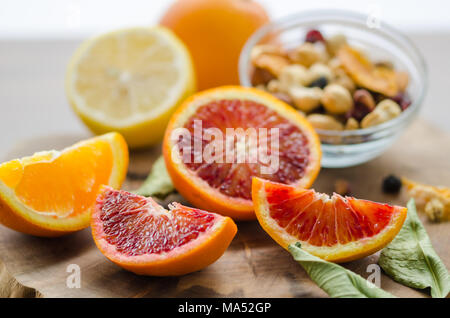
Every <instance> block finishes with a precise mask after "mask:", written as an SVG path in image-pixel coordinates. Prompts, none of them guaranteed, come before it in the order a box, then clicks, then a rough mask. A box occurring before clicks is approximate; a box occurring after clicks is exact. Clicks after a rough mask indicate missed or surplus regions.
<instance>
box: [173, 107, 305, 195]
mask: <svg viewBox="0 0 450 318" xmlns="http://www.w3.org/2000/svg"><path fill="white" fill-rule="evenodd" d="M197 120H200V121H201V123H202V131H203V133H202V136H204V135H205V130H206V129H209V128H218V129H220V131H221V132H222V134H223V143H224V145H225V139H226V130H227V128H242V129H243V131H245V130H246V129H248V128H256V129H258V128H267V139H263V138H258V144H256V145H255V146H257V147H258V146H259V143H260V142H264V143H267V148H268V150H269V151H276V150H273V149H272V150H271V146H270V139H271V131H270V129H271V128H279V151H278V153H279V167H280V168H279V169H278V170H277V171H276V172H275V173H273V174H265V175H263V174H262V173H261V170H260V166H261V165H266V166H267V165H268V163H264V162H262V161H261V160H259V158H258V161H257V162H256V163H249V162H245V163H227V161H226V153H225V151H224V152H223V154H222V162H223V163H217V161H216V162H213V163H206V162H203V163H195V162H194V153H193V152H192V153H191V160H190V163H185V164H186V166H187V167H188V168H189V169H190V170H191V171H192V172H194V173H195V174H196V175H197V176H198V177H200V178H201V179H203V180H204V181H206V182H207V183H208V184H209V185H210V186H211V187H212V188H215V189H217V190H218V191H220V192H221V193H222V194H224V195H226V196H229V197H233V198H242V199H245V200H251V186H252V181H251V180H252V177H254V176H257V177H263V178H264V179H268V180H272V181H276V182H281V183H286V184H290V183H293V182H296V181H298V180H300V179H301V178H302V177H303V176H304V175H305V169H306V167H307V166H308V163H309V156H310V151H309V147H308V139H307V138H306V136H305V134H304V133H303V131H302V130H301V129H300V128H299V127H298V126H296V125H294V124H293V123H291V122H290V121H289V120H287V119H285V118H283V117H281V116H280V115H279V114H278V113H277V112H275V111H274V110H271V109H269V108H268V107H266V106H264V105H262V104H259V103H257V102H254V101H250V100H240V99H235V100H225V99H224V100H217V101H213V102H210V103H208V104H206V105H203V106H201V107H200V108H199V109H198V110H197V111H196V113H195V115H193V116H192V117H191V118H190V119H189V120H188V121H187V122H186V124H185V125H184V128H187V129H188V130H189V131H190V133H191V136H194V128H195V125H196V123H195V121H197ZM195 138H196V137H195V136H194V140H195ZM213 141H214V139H212V140H205V139H204V138H203V139H202V140H198V141H197V142H200V143H201V145H202V150H205V148H206V147H207V146H208V144H209V143H210V142H213ZM195 142H196V141H194V143H195ZM236 142H237V140H236V138H235V143H236ZM178 146H179V149H182V146H183V140H181V138H180V140H179V142H178Z"/></svg>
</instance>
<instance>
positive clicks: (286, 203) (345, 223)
mask: <svg viewBox="0 0 450 318" xmlns="http://www.w3.org/2000/svg"><path fill="white" fill-rule="evenodd" d="M252 195H253V202H254V204H255V212H256V216H257V218H258V221H259V223H260V224H261V226H262V227H263V229H264V230H265V231H266V232H267V233H268V234H269V235H270V236H271V237H272V238H273V239H274V240H275V241H276V242H277V243H278V244H279V245H281V246H282V247H283V248H286V249H287V248H288V246H289V245H290V244H293V243H296V242H300V243H301V245H302V248H303V249H305V250H306V251H307V252H309V253H311V254H313V255H316V256H318V257H320V258H323V259H325V260H327V261H332V262H348V261H351V260H355V259H359V258H362V257H364V256H367V255H370V254H373V253H375V252H377V251H379V250H380V249H382V248H383V247H385V246H386V245H387V244H389V242H391V241H392V239H393V238H394V237H395V236H396V235H397V233H398V232H399V231H400V229H401V227H402V225H403V222H404V221H405V218H406V213H407V209H406V208H404V207H400V206H395V205H394V206H391V205H388V204H383V203H377V202H372V201H368V200H359V199H355V198H351V197H342V196H340V195H339V194H336V193H335V194H333V196H331V197H329V196H328V195H326V194H323V193H318V192H316V191H314V190H312V189H311V190H308V189H303V188H298V187H293V186H289V185H284V184H280V183H275V182H270V181H265V180H263V179H259V178H253V188H252Z"/></svg>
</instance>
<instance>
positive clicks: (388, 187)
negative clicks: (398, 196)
mask: <svg viewBox="0 0 450 318" xmlns="http://www.w3.org/2000/svg"><path fill="white" fill-rule="evenodd" d="M401 188H402V180H400V179H399V178H398V177H396V176H394V175H392V174H391V175H389V176H387V177H386V178H384V180H383V192H385V193H394V194H395V193H398V192H400V189H401Z"/></svg>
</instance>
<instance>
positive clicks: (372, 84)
mask: <svg viewBox="0 0 450 318" xmlns="http://www.w3.org/2000/svg"><path fill="white" fill-rule="evenodd" d="M337 56H338V58H339V60H340V61H341V63H342V66H343V68H344V69H345V70H346V71H347V72H348V73H349V74H350V76H351V77H352V78H353V80H354V81H355V82H356V84H357V85H359V86H361V87H364V88H367V89H369V90H371V91H375V92H378V93H382V94H384V95H386V96H395V95H396V94H397V93H398V92H399V87H398V83H397V74H396V72H395V71H393V70H391V69H388V68H386V67H379V66H375V65H373V64H372V63H371V62H370V61H369V60H368V59H367V58H366V57H365V56H364V55H363V54H362V53H361V52H360V51H358V50H356V49H355V48H352V47H350V46H348V45H345V46H343V47H341V48H340V49H339V51H338V53H337Z"/></svg>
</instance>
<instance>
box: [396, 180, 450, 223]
mask: <svg viewBox="0 0 450 318" xmlns="http://www.w3.org/2000/svg"><path fill="white" fill-rule="evenodd" d="M402 182H403V185H404V186H405V187H406V191H407V193H408V194H409V195H410V196H411V197H413V198H414V199H415V201H416V204H417V207H418V208H419V209H421V210H424V211H425V212H426V213H427V216H428V217H429V218H430V220H432V221H443V220H450V188H447V187H435V186H431V185H426V184H421V183H418V182H415V181H411V180H409V179H406V178H402ZM437 202H440V203H441V204H438V203H437ZM440 205H442V207H443V209H441V206H440ZM427 206H428V207H427ZM427 210H428V212H427Z"/></svg>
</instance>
